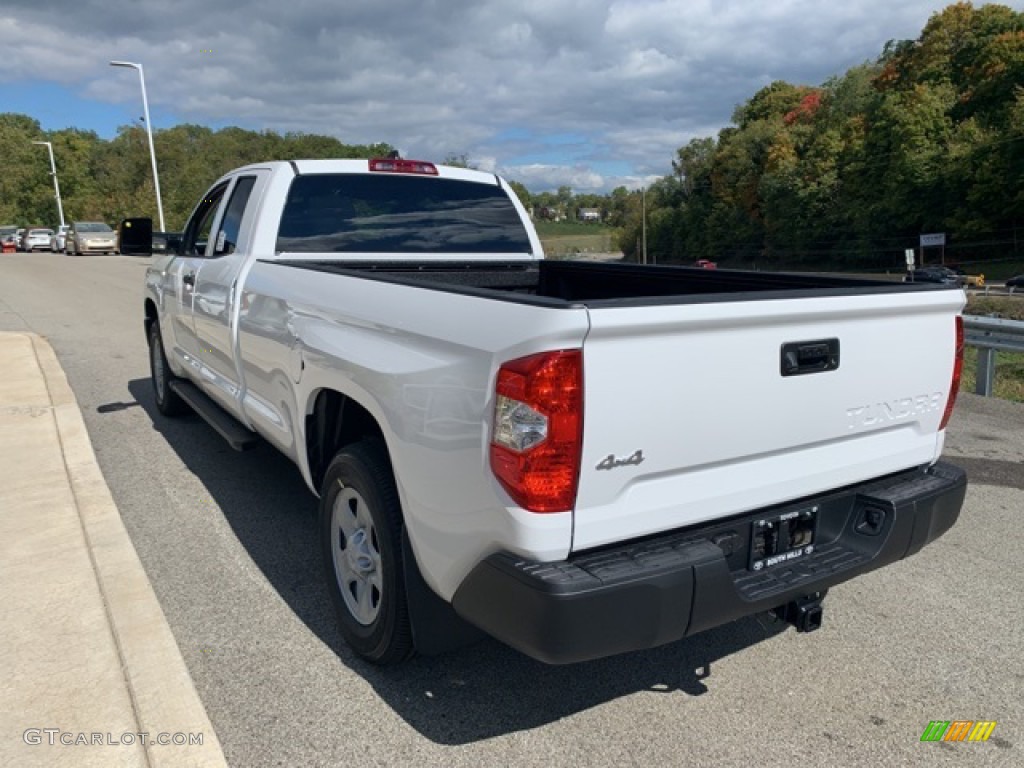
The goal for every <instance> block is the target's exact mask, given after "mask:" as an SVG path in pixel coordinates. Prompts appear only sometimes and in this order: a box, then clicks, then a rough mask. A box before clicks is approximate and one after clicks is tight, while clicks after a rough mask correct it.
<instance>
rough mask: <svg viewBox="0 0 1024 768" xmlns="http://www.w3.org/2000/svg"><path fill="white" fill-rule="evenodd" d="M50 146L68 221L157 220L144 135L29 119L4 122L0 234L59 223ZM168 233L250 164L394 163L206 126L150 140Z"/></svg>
mask: <svg viewBox="0 0 1024 768" xmlns="http://www.w3.org/2000/svg"><path fill="white" fill-rule="evenodd" d="M33 141H49V142H52V144H53V153H54V157H55V161H56V165H57V179H58V182H59V184H60V193H61V198H62V200H63V207H64V218H65V220H66V221H74V220H96V221H106V222H107V223H109V224H111V225H114V226H116V225H117V224H118V223H119V222H120V221H121V219H123V218H126V217H129V216H150V217H152V219H153V221H154V222H156V221H158V217H157V210H156V194H155V192H154V189H153V171H152V168H151V165H150V156H149V144H148V140H147V138H146V131H145V128H144V127H142V126H140V125H129V126H123V127H121V128H120V129H118V132H117V136H116V137H114V138H113V139H111V140H105V139H102V138H100V137H99V136H98V135H97V134H96V133H95V132H93V131H83V130H79V129H76V128H66V129H62V130H58V131H44V130H42V129H41V127H40V125H39V122H38V121H37V120H35V119H33V118H31V117H29V116H27V115H21V114H14V113H6V114H0V158H2V159H0V225H6V224H17V225H19V226H50V227H52V226H55V225H56V224H57V222H58V215H57V207H56V201H55V199H54V190H53V182H52V180H51V178H50V162H49V157H48V156H47V150H46V147H43V146H38V145H34V144H32V142H33ZM153 143H154V148H155V150H156V156H157V162H158V164H159V173H160V193H161V198H162V200H163V208H164V217H165V220H166V225H167V226H168V227H169V228H170V229H172V230H175V229H181V228H182V227H183V226H184V223H185V220H186V219H187V218H188V216H189V214H190V213H191V212H192V208H193V207H194V206H195V204H196V201H197V200H198V199H199V198H200V196H201V195H202V194H203V193H204V192H205V191H206V190H207V189H208V188H209V186H210V184H212V183H213V182H214V181H215V180H216V179H217V178H218V177H220V176H221V175H223V174H224V173H226V172H228V171H230V170H231V169H233V168H237V167H238V166H241V165H246V164H248V163H256V162H265V161H267V160H297V159H300V158H368V157H384V156H387V155H388V154H389V153H390V152H391V151H392V150H393V148H392V147H391V146H390V145H388V144H355V145H350V144H344V143H342V142H341V141H339V140H338V139H335V138H332V137H329V136H318V135H313V134H303V133H286V134H283V135H282V134H279V133H275V132H273V131H262V132H257V131H249V130H244V129H242V128H224V129H222V130H218V131H214V130H211V129H210V128H206V127H203V126H199V125H178V126H175V127H173V128H169V129H166V130H158V131H154V133H153Z"/></svg>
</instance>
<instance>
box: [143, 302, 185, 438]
mask: <svg viewBox="0 0 1024 768" xmlns="http://www.w3.org/2000/svg"><path fill="white" fill-rule="evenodd" d="M149 376H150V380H151V381H152V382H153V394H154V396H155V398H156V409H157V410H158V411H160V413H162V414H163V415H164V416H167V417H168V418H174V417H175V416H180V415H182V414H183V413H185V411H186V410H187V409H188V406H187V405H185V402H184V401H183V400H182V399H181V398H180V397H178V395H177V394H176V393H175V392H174V390H172V389H171V387H170V384H171V381H172V380H173V379H176V378H177V377H176V376H175V375H174V374H173V373H171V369H170V366H168V365H167V356H166V355H165V354H164V343H163V340H162V339H161V338H160V323H159V321H157V320H154V321H153V323H152V325H150V326H149Z"/></svg>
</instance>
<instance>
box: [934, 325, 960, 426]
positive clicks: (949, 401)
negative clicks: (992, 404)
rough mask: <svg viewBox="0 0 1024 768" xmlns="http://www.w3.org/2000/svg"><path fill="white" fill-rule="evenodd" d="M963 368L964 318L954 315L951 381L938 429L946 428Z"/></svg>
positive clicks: (951, 413)
mask: <svg viewBox="0 0 1024 768" xmlns="http://www.w3.org/2000/svg"><path fill="white" fill-rule="evenodd" d="M963 369H964V319H963V317H961V316H960V315H957V316H956V357H955V358H954V360H953V382H952V383H951V384H950V385H949V397H947V398H946V410H945V412H944V413H943V414H942V423H941V424H939V431H940V432H941V431H942V430H944V429H945V428H946V425H947V424H948V423H949V417H950V416H952V415H953V406H954V405H955V404H956V396H957V393H958V392H959V391H960V374H961V373H962V372H963Z"/></svg>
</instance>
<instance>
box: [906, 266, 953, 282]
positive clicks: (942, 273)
mask: <svg viewBox="0 0 1024 768" xmlns="http://www.w3.org/2000/svg"><path fill="white" fill-rule="evenodd" d="M903 282H904V283H941V284H942V285H958V286H963V284H964V282H966V281H965V280H964V278H963V277H961V276H960V275H958V274H957V273H956V272H954V271H953V270H952V269H950V268H949V267H939V266H930V267H918V268H917V269H915V270H914V271H913V272H907V274H906V275H904V277H903Z"/></svg>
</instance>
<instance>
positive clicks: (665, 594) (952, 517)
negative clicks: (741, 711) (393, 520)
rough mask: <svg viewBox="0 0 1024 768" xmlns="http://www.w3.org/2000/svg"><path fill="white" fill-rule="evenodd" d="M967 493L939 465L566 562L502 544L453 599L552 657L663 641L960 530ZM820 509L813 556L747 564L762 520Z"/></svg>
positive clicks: (482, 621) (957, 477)
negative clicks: (871, 526)
mask: <svg viewBox="0 0 1024 768" xmlns="http://www.w3.org/2000/svg"><path fill="white" fill-rule="evenodd" d="M966 491H967V477H966V474H965V473H964V471H963V470H962V469H960V468H958V467H955V466H953V465H951V464H946V463H943V462H940V463H938V464H936V465H934V466H932V467H929V468H927V469H915V470H911V471H908V472H902V473H899V474H897V475H891V476H889V477H886V478H882V479H879V480H874V481H871V482H868V483H863V484H860V485H857V486H852V487H849V488H845V489H842V490H839V491H835V492H832V493H828V494H823V495H821V496H818V497H814V498H809V499H802V500H800V501H799V502H796V503H792V504H786V505H782V506H779V507H774V508H772V509H769V510H758V511H756V512H753V513H747V514H744V515H741V516H738V517H735V518H731V519H729V520H724V521H716V522H715V523H711V524H704V525H701V526H697V527H694V528H689V529H685V530H680V531H672V532H669V533H666V534H663V535H660V536H657V537H653V538H648V539H644V540H642V541H634V542H628V543H624V544H621V545H617V546H614V547H610V548H603V549H601V550H596V551H593V552H585V553H580V554H577V555H573V556H571V557H570V558H569V559H568V560H565V561H561V562H554V563H541V562H534V561H529V560H524V559H523V558H520V557H516V556H514V555H511V554H508V553H504V552H499V553H496V554H493V555H491V556H490V557H488V558H487V559H485V560H483V561H482V562H480V563H479V564H478V565H477V566H476V567H475V568H474V569H473V570H472V571H471V572H470V574H469V575H468V576H467V577H466V579H465V580H464V581H463V583H462V584H461V585H460V586H459V588H458V590H457V591H456V593H455V596H454V598H453V600H452V604H453V606H454V607H455V610H456V611H457V612H458V613H459V615H461V616H462V617H463V618H464V619H466V620H467V621H469V622H471V623H472V624H475V625H476V626H478V627H479V628H480V629H482V630H484V631H485V632H487V633H488V634H490V635H492V636H494V637H496V638H497V639H499V640H501V641H503V642H505V643H507V644H508V645H510V646H512V647H513V648H516V649H518V650H520V651H522V652H523V653H525V654H527V655H529V656H532V657H533V658H536V659H539V660H541V661H545V662H548V663H550V664H565V663H571V662H577V661H585V660H588V659H596V658H601V657H604V656H610V655H613V654H617V653H623V652H626V651H633V650H639V649H643V648H653V647H655V646H658V645H662V644H664V643H668V642H672V641H674V640H678V639H680V638H683V637H686V636H688V635H693V634H696V633H697V632H702V631H704V630H706V629H710V628H712V627H715V626H718V625H721V624H725V623H727V622H729V621H733V620H735V619H738V618H741V617H743V616H748V615H751V614H755V613H759V612H762V611H768V610H771V609H773V608H776V607H778V606H781V605H784V604H786V603H788V602H789V601H791V600H794V599H796V598H799V597H801V596H803V595H808V594H812V593H815V592H821V591H824V590H826V589H828V588H829V587H831V586H834V585H836V584H839V583H841V582H844V581H847V580H849V579H852V578H853V577H855V576H858V575H860V574H862V573H866V572H868V571H872V570H875V569H876V568H880V567H882V566H884V565H887V564H889V563H891V562H894V561H896V560H900V559H902V558H904V557H908V556H909V555H912V554H914V553H915V552H917V551H918V550H920V549H921V548H922V547H923V546H925V545H926V544H928V543H929V542H931V541H934V540H935V539H937V538H938V537H939V536H941V535H942V534H943V533H945V532H946V531H947V530H949V529H950V528H951V527H952V526H953V524H954V523H955V522H956V520H957V517H959V515H960V508H961V506H962V505H963V500H964V495H965V493H966ZM812 506H813V507H816V508H817V512H816V514H817V516H818V529H817V533H816V534H815V545H814V548H813V552H812V553H811V554H806V555H803V556H802V557H800V558H799V559H795V560H792V561H789V562H785V563H781V564H779V565H775V566H772V567H769V568H764V569H762V570H759V571H755V570H752V569H751V568H749V565H750V560H749V550H750V541H751V535H752V534H751V531H752V529H753V526H754V524H755V521H757V520H759V519H761V518H764V517H766V516H768V515H772V514H777V513H785V512H787V511H789V510H803V509H808V508H810V507H812ZM869 511H870V514H872V515H873V520H874V521H876V522H877V521H879V520H880V521H881V522H880V525H878V526H877V528H876V529H875V531H874V532H873V533H865V532H864V531H865V528H864V526H863V525H862V523H863V521H864V515H865V514H867V513H869ZM879 513H880V516H879ZM858 528H860V530H858Z"/></svg>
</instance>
